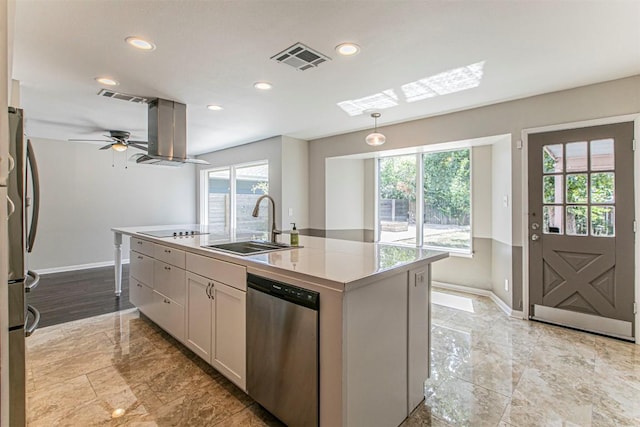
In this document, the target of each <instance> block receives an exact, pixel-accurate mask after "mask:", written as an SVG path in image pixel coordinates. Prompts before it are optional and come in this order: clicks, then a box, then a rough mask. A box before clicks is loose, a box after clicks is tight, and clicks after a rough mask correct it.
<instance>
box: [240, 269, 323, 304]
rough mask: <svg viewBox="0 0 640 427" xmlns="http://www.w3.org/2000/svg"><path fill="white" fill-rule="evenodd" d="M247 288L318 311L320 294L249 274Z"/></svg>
mask: <svg viewBox="0 0 640 427" xmlns="http://www.w3.org/2000/svg"><path fill="white" fill-rule="evenodd" d="M247 287H248V288H251V289H255V290H257V291H260V292H263V293H265V294H269V295H271V296H273V297H275V298H280V299H283V300H285V301H289V302H291V303H294V304H297V305H301V306H303V307H307V308H310V309H312V310H319V309H320V294H319V293H318V292H314V291H310V290H309V289H304V288H300V287H298V286H293V285H289V284H287V283H282V282H278V281H275V280H271V279H265V278H264V277H260V276H256V275H254V274H251V273H249V274H247Z"/></svg>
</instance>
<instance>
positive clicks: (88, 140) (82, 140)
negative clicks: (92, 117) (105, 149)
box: [67, 138, 109, 142]
mask: <svg viewBox="0 0 640 427" xmlns="http://www.w3.org/2000/svg"><path fill="white" fill-rule="evenodd" d="M67 141H72V142H109V141H107V140H105V139H73V138H72V139H68V140H67Z"/></svg>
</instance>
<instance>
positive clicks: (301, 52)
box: [271, 43, 331, 71]
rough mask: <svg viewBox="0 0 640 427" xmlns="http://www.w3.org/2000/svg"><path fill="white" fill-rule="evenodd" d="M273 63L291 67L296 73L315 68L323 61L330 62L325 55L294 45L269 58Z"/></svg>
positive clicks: (297, 44) (300, 44)
mask: <svg viewBox="0 0 640 427" xmlns="http://www.w3.org/2000/svg"><path fill="white" fill-rule="evenodd" d="M271 59H273V60H274V61H277V62H280V63H282V64H287V65H290V66H292V67H293V68H295V69H296V70H298V71H304V70H308V69H309V68H314V67H317V66H318V65H320V64H322V63H323V62H325V61H331V58H329V57H328V56H326V55H323V54H321V53H320V52H318V51H317V50H313V49H311V48H310V47H308V46H305V45H303V44H302V43H296V44H294V45H293V46H291V47H288V48H286V49H285V50H283V51H282V52H280V53H278V54H276V55H274V56H272V57H271Z"/></svg>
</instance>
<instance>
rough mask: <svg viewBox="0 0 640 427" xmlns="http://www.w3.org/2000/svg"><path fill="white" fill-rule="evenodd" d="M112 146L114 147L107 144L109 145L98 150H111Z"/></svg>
mask: <svg viewBox="0 0 640 427" xmlns="http://www.w3.org/2000/svg"><path fill="white" fill-rule="evenodd" d="M112 145H113V144H107V145H105V146H104V147H100V148H98V150H108V149H109V148H111V146H112Z"/></svg>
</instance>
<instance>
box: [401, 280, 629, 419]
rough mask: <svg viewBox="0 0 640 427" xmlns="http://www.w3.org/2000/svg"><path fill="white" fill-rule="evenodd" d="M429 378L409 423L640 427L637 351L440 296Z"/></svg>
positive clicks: (467, 299) (466, 299) (487, 303)
mask: <svg viewBox="0 0 640 427" xmlns="http://www.w3.org/2000/svg"><path fill="white" fill-rule="evenodd" d="M432 300H433V304H432V328H431V329H432V347H431V378H430V379H429V380H428V381H427V383H426V384H425V397H426V399H425V401H424V402H423V404H422V405H420V406H419V407H418V408H417V409H416V410H415V411H414V412H413V413H412V414H411V416H410V417H409V418H408V419H407V420H406V421H405V423H403V427H405V426H406V427H408V426H417V425H421V426H474V427H475V426H499V427H508V426H514V427H528V426H594V427H596V426H640V346H639V345H635V344H632V343H628V342H625V341H621V340H617V339H612V338H606V337H602V336H599V335H594V334H589V333H585V332H580V331H576V330H572V329H567V328H561V327H558V326H553V325H548V324H544V323H539V322H527V321H524V320H519V319H514V318H510V317H508V316H506V315H505V314H504V312H502V311H501V310H500V309H499V308H498V307H497V306H496V305H495V304H494V303H493V302H492V301H491V300H490V299H488V298H486V297H478V296H472V295H468V294H463V293H457V292H452V291H445V290H441V289H435V290H434V292H433V294H432Z"/></svg>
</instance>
